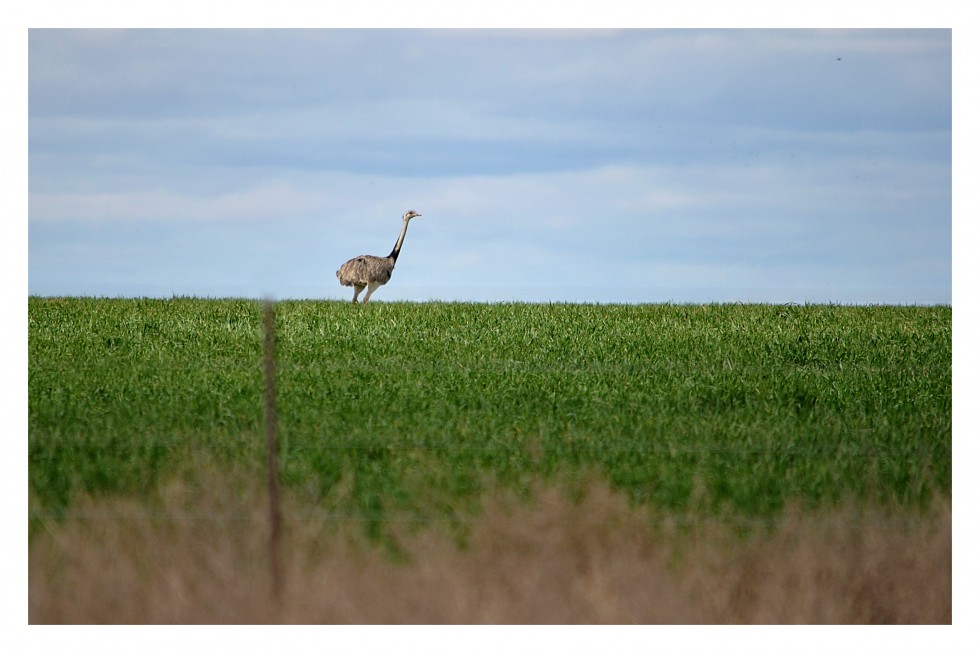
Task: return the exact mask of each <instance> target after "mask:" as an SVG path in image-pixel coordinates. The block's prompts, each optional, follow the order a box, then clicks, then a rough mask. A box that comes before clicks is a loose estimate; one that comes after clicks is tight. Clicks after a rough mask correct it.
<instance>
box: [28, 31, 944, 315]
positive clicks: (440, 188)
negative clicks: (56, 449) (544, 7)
mask: <svg viewBox="0 0 980 653" xmlns="http://www.w3.org/2000/svg"><path fill="white" fill-rule="evenodd" d="M27 65H28V80H27V81H28V102H29V104H28V131H29V134H28V136H29V153H28V174H29V177H28V247H27V249H28V260H27V265H28V278H27V285H28V292H29V293H30V294H32V295H95V296H121V297H133V296H153V297H170V296H173V295H192V296H202V297H275V298H312V299H349V298H350V297H351V296H352V294H353V293H352V291H351V290H350V289H349V288H345V287H342V286H340V284H339V282H338V281H337V279H336V277H335V271H336V270H337V268H338V267H340V265H341V264H342V263H343V262H344V261H346V260H347V259H348V258H351V257H353V256H356V255H360V254H376V255H381V256H384V255H386V254H387V253H388V252H389V251H390V250H391V248H392V245H393V244H394V242H395V240H396V238H397V236H398V232H399V229H400V228H401V215H402V214H403V213H404V212H405V211H408V210H409V209H413V210H416V211H419V212H420V213H421V214H422V217H420V218H417V219H415V220H413V221H412V222H411V224H410V227H409V230H408V234H407V237H406V239H405V245H404V249H403V250H402V253H401V256H400V257H399V259H398V265H397V268H396V270H395V272H394V275H393V277H392V280H391V281H390V282H389V284H388V285H387V286H385V287H384V288H382V289H380V290H378V292H377V293H376V294H375V295H374V296H373V297H372V301H406V300H407V301H428V300H442V301H534V302H539V301H544V302H548V301H553V302H603V303H604V302H677V303H687V302H729V301H744V302H775V303H785V302H797V303H805V302H833V303H876V304H879V303H886V304H895V303H897V304H910V303H916V304H935V303H942V304H950V303H951V302H952V240H953V231H952V213H953V189H952V185H953V184H952V179H953V178H952V147H953V138H952V106H953V101H952V96H953V80H952V33H951V31H950V30H948V29H884V30H875V29H833V30H814V29H646V28H644V29H614V30H597V29H570V30H562V29H509V30H489V29H309V30H307V29H299V30H275V29H269V30H266V29H252V30H239V29H223V30H211V29H193V30H189V29H135V30H118V29H111V30H97V29H57V30H52V29H36V28H35V29H31V30H30V32H29V35H28V62H27Z"/></svg>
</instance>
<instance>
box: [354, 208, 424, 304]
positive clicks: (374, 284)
mask: <svg viewBox="0 0 980 653" xmlns="http://www.w3.org/2000/svg"><path fill="white" fill-rule="evenodd" d="M420 215H422V214H421V213H416V212H415V211H409V212H408V213H406V214H405V215H403V216H402V231H401V233H400V234H398V241H397V242H396V243H395V247H394V249H392V250H391V254H388V256H386V257H384V258H382V257H380V256H371V255H370V254H364V255H363V256H357V257H355V258H352V259H351V260H349V261H347V262H346V263H344V264H343V265H341V266H340V269H339V270H337V279H339V280H340V285H342V286H353V287H354V299H353V300H352V301H353V303H355V304H356V303H357V296H358V295H360V294H361V291H362V290H364V288H365V287H366V288H367V289H368V291H367V294H366V295H364V303H365V304H367V303H368V299H370V298H371V294H372V293H373V292H374V291H375V290H377V289H378V288H379V287H380V286H383V285H385V284H386V283H388V280H389V279H391V273H392V271H393V270H394V269H395V261H397V260H398V255H399V254H400V253H401V251H402V243H403V242H405V233H406V232H407V231H408V221H409V220H411V219H412V218H417V217H418V216H420Z"/></svg>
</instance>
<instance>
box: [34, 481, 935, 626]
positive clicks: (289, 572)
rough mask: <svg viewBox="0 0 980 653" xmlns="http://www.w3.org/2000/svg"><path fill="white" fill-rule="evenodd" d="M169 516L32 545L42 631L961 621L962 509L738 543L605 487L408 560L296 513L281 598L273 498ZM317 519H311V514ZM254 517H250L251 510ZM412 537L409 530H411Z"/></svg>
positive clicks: (131, 513)
mask: <svg viewBox="0 0 980 653" xmlns="http://www.w3.org/2000/svg"><path fill="white" fill-rule="evenodd" d="M187 495H188V493H187V492H185V489H184V488H183V487H182V486H179V485H174V486H171V487H170V488H169V489H168V490H167V491H166V492H165V493H164V494H163V496H162V498H161V499H160V501H158V502H157V503H156V504H155V505H154V507H153V508H148V507H147V506H146V504H141V503H136V502H132V501H121V500H113V501H108V500H101V501H88V502H85V503H84V504H80V505H78V506H76V508H75V514H76V515H88V517H90V518H86V519H72V520H66V521H64V522H61V523H49V524H46V525H45V527H44V528H43V529H42V530H41V531H40V532H37V533H35V535H34V537H33V538H32V543H31V547H30V573H29V575H30V590H29V600H30V607H29V620H30V622H31V623H34V624H40V623H361V624H375V623H427V624H442V623H463V624H479V623H553V624H565V623H597V624H599V623H680V624H688V623H946V624H948V623H950V622H951V619H952V597H951V585H952V579H951V575H952V571H951V569H952V568H951V549H952V541H951V530H952V529H951V511H950V507H949V504H948V502H943V503H941V504H939V505H937V506H936V507H935V508H934V509H933V510H932V511H931V512H930V513H929V514H927V515H925V516H919V517H917V518H915V519H913V520H912V521H911V522H910V521H909V519H910V517H909V516H908V515H907V514H906V515H905V516H903V517H901V518H900V517H896V516H894V515H891V516H890V515H889V514H887V513H886V512H885V511H873V512H869V511H861V510H858V509H856V508H850V509H840V510H836V511H834V512H832V513H830V514H825V515H822V516H820V515H814V514H809V513H801V512H794V511H788V512H787V514H786V516H785V518H784V519H782V520H781V522H780V523H779V524H778V525H777V526H775V527H774V528H770V529H765V528H761V527H760V528H756V529H754V530H753V531H752V532H749V533H745V532H742V533H736V532H735V529H733V528H732V527H731V526H730V525H726V524H724V523H722V522H717V521H711V522H707V523H702V524H700V525H698V526H695V527H690V528H680V529H679V528H674V527H671V526H670V524H669V521H664V520H659V521H658V520H655V521H656V523H657V524H659V526H658V527H657V528H651V520H650V516H649V515H648V514H646V513H644V512H641V511H638V510H635V509H631V508H630V507H628V506H627V504H626V502H625V501H624V500H623V499H622V498H621V497H620V496H618V495H616V494H615V493H613V492H611V491H609V490H608V489H606V488H605V487H604V486H602V485H600V484H598V483H597V484H594V485H593V486H592V487H591V488H590V490H589V491H588V492H586V494H585V496H584V498H583V499H582V500H580V501H577V502H576V501H571V500H569V499H568V498H567V495H566V494H565V493H563V492H560V491H557V490H554V489H548V488H544V489H541V490H540V491H539V492H538V493H537V499H536V500H535V501H534V502H533V503H532V504H527V503H523V502H521V501H518V500H516V499H514V498H512V497H510V496H509V495H502V496H498V497H497V498H496V499H494V500H493V501H490V502H488V504H487V506H486V509H485V511H484V512H483V514H482V515H481V516H480V517H479V518H477V519H476V520H475V521H474V522H473V523H472V525H471V529H470V533H469V537H468V544H467V546H465V547H463V548H460V547H459V546H458V545H457V544H456V543H454V541H453V538H451V537H448V536H447V535H445V534H440V533H438V532H435V531H433V530H432V529H428V530H422V531H421V532H419V533H414V534H412V533H410V532H408V531H407V530H405V532H402V533H399V534H398V535H397V537H398V539H399V542H400V545H401V547H402V548H403V550H404V552H405V553H406V554H407V558H406V559H403V560H400V561H397V560H394V559H393V558H392V556H391V555H390V554H386V553H385V552H383V551H381V550H379V548H378V547H376V546H373V545H370V544H368V543H367V542H366V541H365V540H364V538H363V537H361V536H360V535H359V532H360V529H359V527H358V526H356V525H353V526H349V527H341V528H337V527H336V525H329V524H325V523H323V522H322V521H318V520H315V519H314V520H311V519H303V520H295V519H293V520H290V517H289V516H290V515H291V514H292V515H296V514H300V510H299V509H298V508H296V507H295V506H292V510H291V509H290V508H291V507H290V506H288V505H287V507H286V532H285V539H284V544H285V549H286V556H285V574H286V577H285V591H284V594H283V596H282V599H281V601H280V602H276V601H274V600H273V599H272V598H271V597H270V586H271V584H270V579H269V570H268V567H267V562H266V561H267V558H266V553H267V551H266V539H267V530H266V525H265V520H266V514H265V507H264V505H263V504H262V501H261V497H260V495H258V494H257V493H256V492H254V491H247V490H244V491H243V489H242V486H241V485H239V486H237V487H232V486H228V487H226V488H224V489H222V490H221V491H215V492H214V493H213V494H212V496H209V497H205V498H203V499H202V498H200V497H199V496H198V498H196V499H193V500H192V499H188V498H187ZM306 514H308V512H307V513H306ZM243 515H244V516H245V518H242V516H243ZM403 530H404V529H403Z"/></svg>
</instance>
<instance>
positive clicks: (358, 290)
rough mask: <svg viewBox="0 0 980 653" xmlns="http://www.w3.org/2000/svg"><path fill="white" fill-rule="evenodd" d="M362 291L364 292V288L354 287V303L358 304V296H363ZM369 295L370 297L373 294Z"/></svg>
mask: <svg viewBox="0 0 980 653" xmlns="http://www.w3.org/2000/svg"><path fill="white" fill-rule="evenodd" d="M362 290H364V286H354V299H352V300H351V301H352V302H353V303H355V304H356V303H357V296H358V295H360V294H361V291H362ZM368 294H369V295H370V294H371V293H368Z"/></svg>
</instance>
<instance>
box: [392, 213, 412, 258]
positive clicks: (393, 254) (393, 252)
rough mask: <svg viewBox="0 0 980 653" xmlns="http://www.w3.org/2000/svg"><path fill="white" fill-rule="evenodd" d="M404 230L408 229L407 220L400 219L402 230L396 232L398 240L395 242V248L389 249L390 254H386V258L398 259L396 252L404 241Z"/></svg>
mask: <svg viewBox="0 0 980 653" xmlns="http://www.w3.org/2000/svg"><path fill="white" fill-rule="evenodd" d="M406 231H408V220H402V232H401V233H400V234H398V242H397V243H395V248H394V249H393V250H391V254H388V258H390V259H391V260H392V261H397V260H398V254H399V253H401V251H402V243H403V242H405V232H406Z"/></svg>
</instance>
